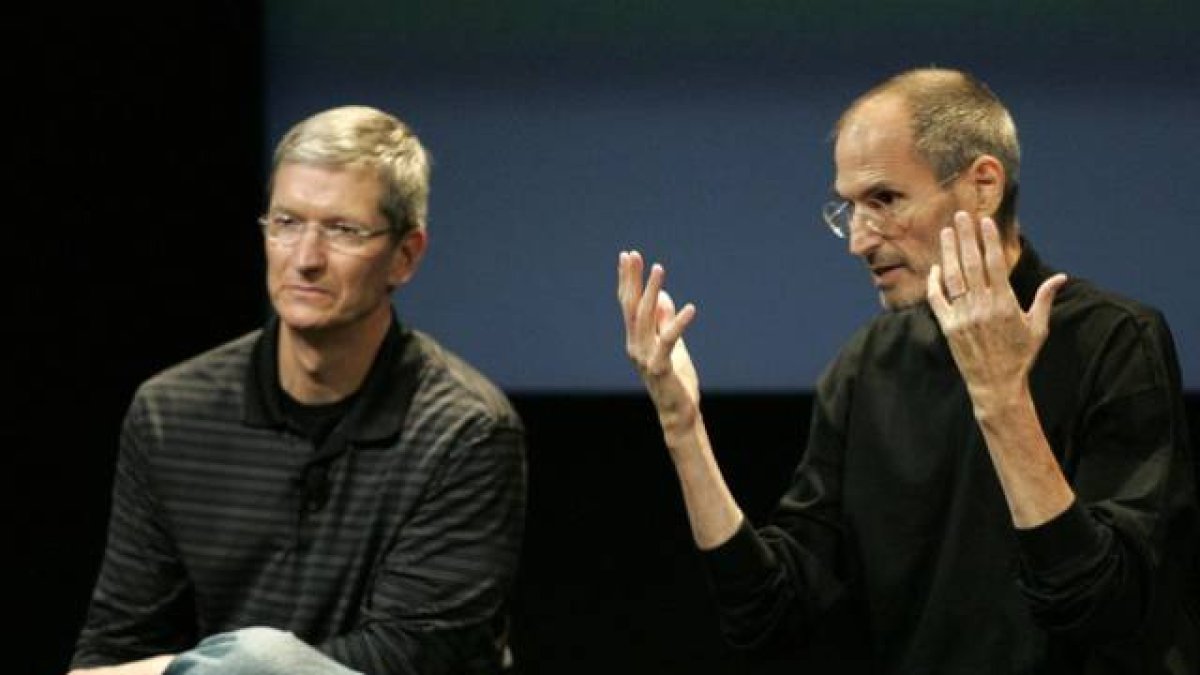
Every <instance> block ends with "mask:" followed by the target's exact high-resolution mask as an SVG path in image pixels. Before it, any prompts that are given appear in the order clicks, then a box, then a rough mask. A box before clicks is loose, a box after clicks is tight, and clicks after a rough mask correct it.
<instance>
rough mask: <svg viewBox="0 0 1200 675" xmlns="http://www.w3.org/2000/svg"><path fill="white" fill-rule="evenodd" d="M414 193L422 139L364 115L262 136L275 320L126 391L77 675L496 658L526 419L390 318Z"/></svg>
mask: <svg viewBox="0 0 1200 675" xmlns="http://www.w3.org/2000/svg"><path fill="white" fill-rule="evenodd" d="M428 194H429V162H428V158H427V156H426V153H425V150H424V148H423V147H422V146H421V143H420V141H419V140H418V139H417V137H416V136H415V135H414V134H413V133H412V132H411V131H410V130H409V129H408V128H407V127H406V126H405V125H404V124H403V123H402V122H400V121H399V120H397V119H396V118H394V117H392V116H391V115H388V114H386V113H383V112H381V111H378V110H375V109H372V108H365V107H345V108H337V109H333V110H329V111H326V112H323V113H320V114H317V115H315V116H313V117H311V118H309V119H307V120H305V121H303V122H301V123H300V124H298V125H296V126H295V127H293V128H292V129H291V130H290V131H289V132H288V133H287V135H286V136H285V137H284V138H283V140H282V141H281V142H280V144H279V146H278V147H277V149H276V151H275V158H274V166H273V171H272V177H271V184H270V200H269V205H268V208H267V212H266V214H265V215H264V216H262V218H260V219H259V224H260V225H261V227H262V231H263V235H264V243H265V251H266V260H267V291H268V294H269V297H270V299H271V304H272V305H273V307H274V309H275V314H276V316H275V317H273V318H271V319H270V320H269V321H268V322H267V324H266V326H265V327H264V328H263V329H262V330H260V331H256V332H254V333H251V334H249V335H246V336H244V337H242V338H240V339H237V340H235V341H233V342H230V343H228V344H225V345H222V346H220V347H217V348H216V349H214V350H212V351H210V352H208V353H205V354H203V355H200V356H198V357H196V358H194V359H191V360H189V361H186V362H184V363H182V364H180V365H178V366H175V367H173V368H171V369H169V370H167V371H165V372H163V373H162V374H159V375H158V376H156V377H154V378H152V379H151V380H149V381H148V382H147V383H145V384H144V385H143V386H142V387H141V388H140V389H139V391H138V393H137V395H136V396H135V398H134V400H133V403H132V405H131V406H130V409H129V412H128V414H127V416H126V419H125V424H124V428H123V433H122V438H121V451H120V458H119V462H118V466H117V472H116V479H115V484H114V488H113V504H112V517H111V521H110V525H109V535H108V536H109V539H108V546H107V549H106V552H105V556H104V561H103V565H102V568H101V571H100V576H99V580H98V581H97V584H96V588H95V592H94V594H93V597H92V602H91V607H90V610H89V613H88V617H87V621H86V624H85V626H84V628H83V631H82V634H81V636H80V638H79V641H78V644H77V647H76V653H75V657H74V660H73V666H74V667H75V668H76V669H77V672H97V673H113V674H116V673H126V674H133V673H155V674H157V673H162V672H167V673H189V674H191V675H205V674H208V673H223V674H228V673H270V674H280V675H282V674H285V673H286V674H290V675H295V674H304V673H330V674H338V675H341V674H348V673H355V672H366V673H451V672H453V673H491V672H497V671H498V670H499V669H500V668H501V666H502V660H503V658H504V655H505V652H504V643H503V638H504V635H503V632H504V631H503V626H504V616H503V607H504V605H505V599H506V596H507V593H508V590H509V587H510V585H511V583H512V580H513V576H514V571H515V566H516V560H517V553H518V550H519V548H520V541H521V535H522V528H523V517H524V504H525V488H524V480H525V468H524V432H523V429H522V426H521V423H520V421H519V420H518V418H517V416H516V414H515V412H514V411H513V409H512V408H511V407H510V405H509V403H508V401H507V400H506V399H505V398H504V396H503V395H502V394H501V393H500V392H499V391H498V390H497V389H496V388H495V387H494V386H493V385H492V384H491V383H489V382H488V381H487V380H486V379H485V378H484V377H483V376H482V375H480V374H479V373H478V372H476V371H475V370H474V369H473V368H471V367H470V366H469V365H467V364H466V363H464V362H463V361H461V360H460V359H458V358H457V357H455V356H454V355H452V354H451V353H449V352H448V351H446V350H445V349H443V348H442V347H440V346H439V345H438V344H437V343H436V342H435V341H434V340H433V339H431V338H430V337H429V336H427V335H425V334H423V333H420V332H417V331H415V330H412V329H410V328H408V327H407V326H405V325H403V324H401V323H400V322H399V321H397V319H396V317H395V316H394V314H393V308H392V301H391V298H392V293H393V291H395V290H396V289H397V288H399V287H400V286H402V285H404V284H405V283H406V282H408V280H409V279H410V278H412V275H413V274H414V272H415V271H416V269H417V265H418V263H419V262H420V260H421V257H422V255H423V254H424V252H425V248H426V241H427V235H426V210H427V200H428Z"/></svg>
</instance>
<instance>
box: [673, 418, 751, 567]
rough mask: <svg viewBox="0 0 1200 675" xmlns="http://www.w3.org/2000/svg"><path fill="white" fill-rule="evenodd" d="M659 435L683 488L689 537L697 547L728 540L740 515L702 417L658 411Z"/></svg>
mask: <svg viewBox="0 0 1200 675" xmlns="http://www.w3.org/2000/svg"><path fill="white" fill-rule="evenodd" d="M660 421H661V422H662V424H663V438H664V440H665V441H666V444H667V450H668V451H669V453H670V455H671V461H672V462H673V463H674V465H675V472H676V474H677V475H678V477H679V483H680V487H681V489H682V491H683V501H684V505H685V506H686V507H687V513H688V521H689V523H690V524H691V528H692V538H693V539H694V540H695V542H696V545H697V546H698V547H699V548H700V549H701V550H710V549H713V548H716V547H718V546H720V545H721V544H723V543H725V542H726V541H728V540H729V538H730V537H732V536H733V535H734V533H735V532H737V529H738V527H739V526H741V523H742V519H743V515H742V510H741V508H739V507H738V505H737V502H736V501H734V498H733V495H732V493H730V491H729V486H728V485H727V484H726V483H725V478H724V476H722V474H721V468H720V466H718V465H717V460H716V457H715V456H714V455H713V451H712V445H711V443H710V442H709V439H708V431H707V430H706V429H705V427H704V419H703V418H702V417H701V416H700V413H699V411H698V410H696V411H694V413H690V414H684V415H680V414H679V413H677V412H676V413H675V414H673V416H672V418H671V419H670V420H668V419H667V418H665V417H663V416H662V415H661V414H660Z"/></svg>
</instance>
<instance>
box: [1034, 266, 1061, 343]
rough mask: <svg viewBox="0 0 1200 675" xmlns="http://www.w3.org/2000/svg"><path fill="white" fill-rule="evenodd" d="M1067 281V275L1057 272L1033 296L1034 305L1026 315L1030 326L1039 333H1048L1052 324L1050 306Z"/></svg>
mask: <svg viewBox="0 0 1200 675" xmlns="http://www.w3.org/2000/svg"><path fill="white" fill-rule="evenodd" d="M1066 283H1067V275H1065V274H1055V275H1054V276H1052V277H1050V278H1049V279H1047V280H1045V281H1043V282H1042V285H1041V286H1039V287H1038V289H1037V294H1036V295H1034V296H1033V305H1032V306H1030V308H1029V313H1028V314H1027V315H1026V316H1028V317H1029V324H1030V327H1031V328H1032V329H1033V332H1034V333H1036V334H1037V335H1045V334H1046V332H1047V330H1048V326H1049V324H1050V307H1051V306H1052V305H1053V304H1054V297H1055V296H1056V295H1058V291H1059V289H1061V288H1062V287H1063V285H1064V284H1066Z"/></svg>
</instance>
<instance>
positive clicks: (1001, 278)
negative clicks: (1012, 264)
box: [979, 218, 1008, 287]
mask: <svg viewBox="0 0 1200 675" xmlns="http://www.w3.org/2000/svg"><path fill="white" fill-rule="evenodd" d="M979 229H980V232H981V234H982V235H983V256H984V264H985V265H986V272H987V281H988V283H989V285H994V286H997V287H999V286H1002V285H1003V284H1004V282H1005V281H1006V280H1007V279H1008V263H1007V262H1005V260H1004V246H1003V245H1002V244H1001V243H1000V228H999V227H997V226H996V221H995V220H992V219H991V218H984V219H983V220H982V221H980V223H979Z"/></svg>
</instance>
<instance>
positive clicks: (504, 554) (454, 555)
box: [318, 426, 525, 675]
mask: <svg viewBox="0 0 1200 675" xmlns="http://www.w3.org/2000/svg"><path fill="white" fill-rule="evenodd" d="M524 514H525V452H524V435H523V433H522V431H521V430H520V429H518V428H516V427H505V426H501V427H496V428H493V429H490V430H488V431H486V432H483V433H482V434H480V435H477V436H475V437H473V438H468V439H466V440H464V441H463V442H461V443H460V444H459V445H458V447H454V448H452V449H451V450H450V452H449V453H448V454H447V457H446V459H445V463H444V465H443V466H442V467H441V470H440V471H439V473H438V474H437V476H436V477H435V478H434V479H433V482H432V483H431V485H430V486H429V488H428V492H427V494H426V495H425V497H424V499H423V501H422V502H421V504H420V505H419V506H418V507H417V510H416V513H415V514H414V515H413V516H412V517H411V518H410V519H409V520H408V521H407V522H406V524H405V526H404V530H403V531H402V532H401V533H399V534H398V536H397V537H396V541H395V543H394V544H393V546H392V548H391V550H390V551H389V552H388V553H387V554H386V556H385V559H384V560H383V562H382V567H381V569H380V570H379V571H378V572H377V573H376V575H375V581H374V585H373V588H372V589H371V591H370V593H369V594H368V596H367V598H366V600H365V601H364V607H363V608H362V612H361V614H362V617H363V618H362V620H361V622H360V624H359V625H358V626H357V627H356V628H355V629H354V630H353V631H351V632H349V633H347V634H343V635H340V636H338V637H336V638H334V639H331V640H329V641H327V642H325V643H323V644H320V645H318V647H319V648H320V649H321V650H322V651H324V652H325V653H327V654H328V655H329V656H331V657H332V658H334V659H336V660H338V661H340V662H342V663H344V664H346V665H347V666H350V667H351V668H354V669H355V670H360V671H363V672H367V673H421V674H422V675H433V674H437V673H449V672H455V673H458V672H492V671H495V670H496V667H497V664H498V662H499V655H500V652H501V649H502V647H503V645H502V644H501V643H500V636H499V633H500V632H501V631H500V630H499V629H500V626H498V625H497V622H502V621H504V619H505V617H504V609H505V604H506V599H507V595H508V592H509V590H510V587H511V584H512V581H513V578H514V576H515V572H516V565H517V558H518V554H519V550H520V546H521V538H522V533H523V527H524Z"/></svg>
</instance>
